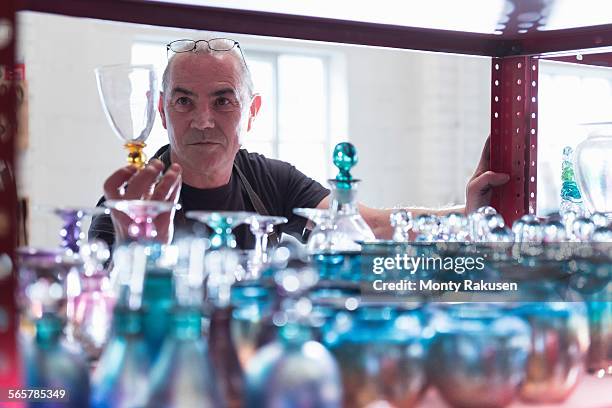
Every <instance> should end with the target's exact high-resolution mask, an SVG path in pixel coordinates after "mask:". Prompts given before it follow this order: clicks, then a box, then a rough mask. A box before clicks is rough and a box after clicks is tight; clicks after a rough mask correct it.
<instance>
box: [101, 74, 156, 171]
mask: <svg viewBox="0 0 612 408" xmlns="http://www.w3.org/2000/svg"><path fill="white" fill-rule="evenodd" d="M95 73H96V79H97V82H98V93H99V94H100V99H101V101H102V106H103V107H104V113H105V114H106V118H107V119H108V121H109V123H110V125H111V127H112V128H113V130H114V131H115V133H116V134H117V136H119V138H120V139H121V140H122V141H123V142H124V143H125V144H124V146H125V148H126V149H127V150H128V163H129V164H130V165H133V166H136V167H139V168H141V167H143V166H144V164H145V162H146V157H145V155H144V153H143V148H144V147H145V146H146V145H145V141H146V140H147V138H148V137H149V133H151V129H152V128H153V122H154V121H155V106H156V104H157V100H158V97H159V89H158V86H157V78H156V75H155V69H154V68H153V66H152V65H129V64H123V65H109V66H103V67H98V68H96V69H95Z"/></svg>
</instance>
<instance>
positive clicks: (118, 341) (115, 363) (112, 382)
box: [91, 306, 151, 408]
mask: <svg viewBox="0 0 612 408" xmlns="http://www.w3.org/2000/svg"><path fill="white" fill-rule="evenodd" d="M142 320H143V316H142V312H141V311H139V310H131V309H129V308H127V307H125V306H116V307H115V309H114V311H113V333H112V335H111V338H110V339H109V342H108V344H107V345H106V347H105V349H104V351H103V353H102V356H101V357H100V361H99V362H98V365H97V367H96V370H95V372H94V374H93V378H92V383H93V392H92V398H91V407H92V408H128V407H139V406H143V404H144V403H145V401H146V394H147V391H148V374H149V369H150V366H151V362H150V360H151V358H150V354H149V350H148V348H147V344H146V342H145V341H144V338H143V336H142Z"/></svg>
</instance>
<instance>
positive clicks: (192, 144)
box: [189, 141, 221, 146]
mask: <svg viewBox="0 0 612 408" xmlns="http://www.w3.org/2000/svg"><path fill="white" fill-rule="evenodd" d="M218 144H221V143H219V142H212V141H206V142H193V143H189V146H199V145H218Z"/></svg>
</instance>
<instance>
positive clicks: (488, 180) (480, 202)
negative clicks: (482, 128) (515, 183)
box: [465, 136, 510, 215]
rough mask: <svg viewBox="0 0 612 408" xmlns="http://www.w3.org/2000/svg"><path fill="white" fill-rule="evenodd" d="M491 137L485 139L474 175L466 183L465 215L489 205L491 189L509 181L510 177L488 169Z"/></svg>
mask: <svg viewBox="0 0 612 408" xmlns="http://www.w3.org/2000/svg"><path fill="white" fill-rule="evenodd" d="M490 153H491V137H490V136H489V137H488V138H487V141H486V142H485V145H484V148H483V149H482V155H481V156H480V162H479V163H478V167H477V168H476V171H475V172H474V175H473V176H472V178H471V179H470V181H469V182H468V185H467V188H466V193H465V213H466V215H467V214H469V213H471V212H473V211H476V210H477V209H479V208H480V207H482V206H485V205H490V204H491V195H492V193H493V187H497V186H501V185H504V184H506V183H507V182H508V180H510V176H509V175H507V174H503V173H495V172H493V171H491V170H489V169H490V165H491V163H490V157H491V156H490Z"/></svg>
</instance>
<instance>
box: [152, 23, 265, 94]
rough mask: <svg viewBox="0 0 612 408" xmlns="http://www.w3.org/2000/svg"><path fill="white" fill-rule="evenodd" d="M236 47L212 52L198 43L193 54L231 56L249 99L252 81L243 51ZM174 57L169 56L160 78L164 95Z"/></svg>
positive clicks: (251, 92)
mask: <svg viewBox="0 0 612 408" xmlns="http://www.w3.org/2000/svg"><path fill="white" fill-rule="evenodd" d="M221 38H222V37H219V36H211V35H206V36H204V37H201V38H200V39H202V40H206V41H210V40H212V39H221ZM230 41H232V40H229V39H227V43H228V47H229V46H231V45H232V44H231V43H230ZM238 47H239V45H238V44H236V45H235V46H234V47H233V48H232V49H230V50H229V51H213V50H211V49H210V48H209V47H207V46H202V45H201V43H200V44H198V46H197V48H196V49H195V50H194V51H193V52H196V53H199V54H210V55H214V54H215V53H227V54H229V55H231V56H232V58H234V59H235V60H236V61H237V62H238V66H239V67H240V68H239V70H240V71H239V72H238V74H239V75H240V83H241V85H242V86H244V87H246V91H247V97H248V98H251V97H252V96H253V79H252V78H251V72H250V71H249V68H248V67H247V65H246V60H245V59H244V57H243V56H244V51H243V50H242V49H239V48H238ZM176 56H177V54H176V53H173V55H172V56H170V58H169V59H168V65H166V68H165V69H164V74H163V76H162V91H163V92H164V94H166V91H167V87H168V83H169V82H170V71H171V68H172V61H173V60H174V58H175V57H176Z"/></svg>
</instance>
